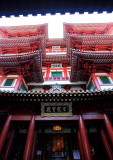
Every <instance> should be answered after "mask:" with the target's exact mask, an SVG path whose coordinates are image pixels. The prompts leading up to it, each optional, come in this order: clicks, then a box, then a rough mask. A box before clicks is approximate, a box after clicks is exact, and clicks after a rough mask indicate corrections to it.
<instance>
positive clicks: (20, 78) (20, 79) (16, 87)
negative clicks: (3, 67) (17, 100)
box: [14, 75, 22, 91]
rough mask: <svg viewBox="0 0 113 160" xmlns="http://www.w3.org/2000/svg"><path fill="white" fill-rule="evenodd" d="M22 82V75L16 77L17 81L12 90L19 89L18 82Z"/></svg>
mask: <svg viewBox="0 0 113 160" xmlns="http://www.w3.org/2000/svg"><path fill="white" fill-rule="evenodd" d="M21 82H22V76H21V75H20V76H19V77H18V79H17V82H16V85H15V88H14V91H17V90H19V89H20V83H21Z"/></svg>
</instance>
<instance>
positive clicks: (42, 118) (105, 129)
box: [0, 23, 113, 160]
mask: <svg viewBox="0 0 113 160" xmlns="http://www.w3.org/2000/svg"><path fill="white" fill-rule="evenodd" d="M48 25H49V24H48V23H44V24H39V25H22V26H0V160H22V159H23V160H107V159H109V160H113V126H112V125H113V23H63V38H49V36H48V27H49V26H48Z"/></svg>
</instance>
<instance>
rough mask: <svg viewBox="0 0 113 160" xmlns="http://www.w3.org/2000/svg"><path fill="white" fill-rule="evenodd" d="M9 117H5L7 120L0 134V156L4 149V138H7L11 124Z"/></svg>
mask: <svg viewBox="0 0 113 160" xmlns="http://www.w3.org/2000/svg"><path fill="white" fill-rule="evenodd" d="M11 117H12V116H11V115H9V116H8V117H7V120H6V122H5V124H4V127H3V129H2V132H1V135H0V154H1V152H2V149H3V147H4V143H5V140H6V137H7V133H8V131H9V127H10V123H11Z"/></svg>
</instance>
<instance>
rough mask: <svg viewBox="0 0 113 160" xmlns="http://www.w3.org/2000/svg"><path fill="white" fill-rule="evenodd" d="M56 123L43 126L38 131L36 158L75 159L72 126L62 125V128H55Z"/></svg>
mask: <svg viewBox="0 0 113 160" xmlns="http://www.w3.org/2000/svg"><path fill="white" fill-rule="evenodd" d="M53 127H54V125H51V126H50V125H48V126H47V125H46V126H45V125H44V126H41V128H40V132H39V133H38V143H37V156H36V157H37V158H36V160H45V159H46V160H70V159H73V150H74V148H75V146H77V145H76V144H75V142H76V140H75V141H72V137H73V134H75V133H73V132H72V128H73V127H72V126H68V125H62V126H61V128H62V129H61V130H54V129H53Z"/></svg>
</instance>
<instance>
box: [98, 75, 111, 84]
mask: <svg viewBox="0 0 113 160" xmlns="http://www.w3.org/2000/svg"><path fill="white" fill-rule="evenodd" d="M100 79H101V81H102V83H103V84H111V82H110V80H109V79H108V77H107V76H100Z"/></svg>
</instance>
